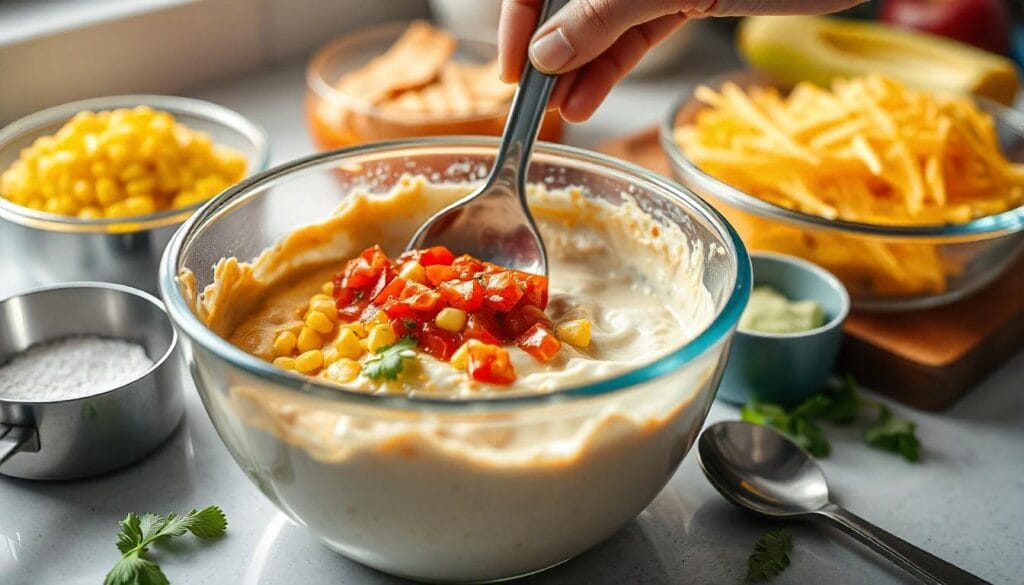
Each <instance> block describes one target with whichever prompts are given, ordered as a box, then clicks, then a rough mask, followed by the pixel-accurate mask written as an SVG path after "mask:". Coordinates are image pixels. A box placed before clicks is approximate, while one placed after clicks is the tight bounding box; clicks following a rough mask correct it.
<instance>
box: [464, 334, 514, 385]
mask: <svg viewBox="0 0 1024 585" xmlns="http://www.w3.org/2000/svg"><path fill="white" fill-rule="evenodd" d="M468 369H469V375H470V376H471V377H472V378H473V379H474V380H479V381H480V382H487V383H489V384H511V383H512V382H515V380H516V372H515V370H514V369H513V368H512V360H511V359H509V355H508V351H507V350H505V349H504V348H501V347H498V346H496V345H487V344H484V345H473V346H470V347H469V367H468Z"/></svg>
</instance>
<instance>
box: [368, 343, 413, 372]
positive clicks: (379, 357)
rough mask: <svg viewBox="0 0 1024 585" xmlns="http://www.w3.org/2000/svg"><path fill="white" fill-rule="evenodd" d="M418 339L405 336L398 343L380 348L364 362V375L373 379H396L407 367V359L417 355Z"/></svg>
mask: <svg viewBox="0 0 1024 585" xmlns="http://www.w3.org/2000/svg"><path fill="white" fill-rule="evenodd" d="M415 347H416V340H415V339H413V338H411V337H403V338H402V339H399V340H398V341H397V342H396V343H393V344H391V345H387V346H384V347H382V348H380V349H379V350H378V351H377V353H376V354H375V355H373V356H370V358H369V359H367V360H366V362H365V363H364V364H363V375H364V376H366V377H367V378H369V379H371V380H381V379H383V380H396V379H398V375H399V374H401V373H402V370H403V369H405V363H406V361H408V360H410V359H413V358H415V357H416V351H415V350H414V348H415Z"/></svg>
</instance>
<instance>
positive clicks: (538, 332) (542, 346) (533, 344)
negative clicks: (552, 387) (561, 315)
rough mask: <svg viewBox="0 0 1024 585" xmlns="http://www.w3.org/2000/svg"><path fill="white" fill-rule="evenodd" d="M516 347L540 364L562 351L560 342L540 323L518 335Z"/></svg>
mask: <svg viewBox="0 0 1024 585" xmlns="http://www.w3.org/2000/svg"><path fill="white" fill-rule="evenodd" d="M516 345H518V346H519V347H520V348H522V350H523V351H525V352H526V353H528V354H530V355H532V356H533V357H535V358H537V359H539V360H540V361H542V362H546V361H550V360H551V358H553V357H555V354H557V353H558V350H560V349H562V342H561V341H559V340H558V338H557V337H555V335H554V334H553V333H551V329H549V328H548V327H547V326H545V325H543V324H541V323H535V324H534V325H533V326H532V327H530V328H529V329H527V330H526V332H525V333H523V334H522V335H520V336H519V337H518V338H517V339H516Z"/></svg>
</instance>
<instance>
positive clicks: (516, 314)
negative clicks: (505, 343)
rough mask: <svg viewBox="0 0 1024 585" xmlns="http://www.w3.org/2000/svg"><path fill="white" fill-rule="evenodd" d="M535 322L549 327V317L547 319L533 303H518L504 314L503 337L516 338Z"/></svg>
mask: <svg viewBox="0 0 1024 585" xmlns="http://www.w3.org/2000/svg"><path fill="white" fill-rule="evenodd" d="M537 323H540V324H542V325H544V326H545V327H547V328H549V329H550V328H551V319H548V316H547V315H545V314H544V311H541V310H540V309H539V308H537V307H535V306H534V305H520V306H519V307H516V308H515V309H513V310H512V312H511V313H509V314H508V315H505V319H504V320H503V321H502V324H503V325H504V326H505V338H506V339H517V338H518V337H519V336H520V335H522V334H523V333H524V332H525V331H526V330H527V329H529V328H530V327H533V326H534V325H535V324H537Z"/></svg>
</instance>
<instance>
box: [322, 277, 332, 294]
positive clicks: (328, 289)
mask: <svg viewBox="0 0 1024 585" xmlns="http://www.w3.org/2000/svg"><path fill="white" fill-rule="evenodd" d="M320 292H322V293H324V294H325V295H327V296H328V297H332V296H333V295H334V283H333V282H331V281H330V280H328V281H327V282H325V283H324V285H323V286H321V287H320Z"/></svg>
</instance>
